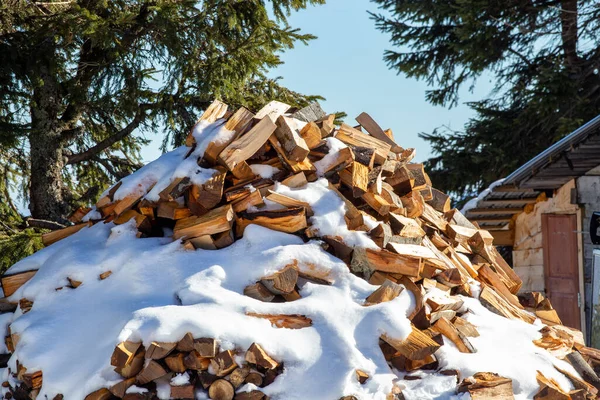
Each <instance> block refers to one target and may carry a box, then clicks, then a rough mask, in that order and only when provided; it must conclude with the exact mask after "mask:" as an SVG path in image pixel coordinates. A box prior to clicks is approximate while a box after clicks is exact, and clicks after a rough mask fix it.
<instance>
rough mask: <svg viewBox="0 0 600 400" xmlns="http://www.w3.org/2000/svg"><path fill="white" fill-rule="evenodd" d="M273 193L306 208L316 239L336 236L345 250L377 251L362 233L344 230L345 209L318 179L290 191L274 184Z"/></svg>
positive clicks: (326, 185) (338, 198) (334, 194)
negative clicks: (344, 246) (368, 249)
mask: <svg viewBox="0 0 600 400" xmlns="http://www.w3.org/2000/svg"><path fill="white" fill-rule="evenodd" d="M336 140H337V139H336ZM274 191H275V192H277V193H280V194H283V195H285V196H289V197H292V198H294V199H296V200H301V201H305V202H307V203H308V204H310V206H311V208H312V210H313V212H314V215H313V216H312V217H310V219H309V221H310V223H311V228H312V229H313V230H314V231H315V232H317V233H318V236H321V237H322V236H338V237H340V238H342V240H343V241H344V242H345V243H346V244H347V245H348V246H353V247H354V246H359V247H366V248H372V249H377V248H378V247H377V245H376V244H375V242H373V241H372V240H371V238H369V236H368V235H367V233H366V232H360V231H351V230H349V229H348V226H347V225H346V221H345V220H344V214H345V213H346V205H345V204H344V201H343V200H342V199H341V198H340V197H339V196H338V195H337V194H336V193H335V192H334V191H332V190H330V189H329V182H328V181H327V179H325V178H321V179H319V180H317V181H315V182H310V183H308V184H307V185H306V186H304V187H301V188H290V187H288V186H286V185H283V184H281V183H279V182H278V183H276V184H275V189H274Z"/></svg>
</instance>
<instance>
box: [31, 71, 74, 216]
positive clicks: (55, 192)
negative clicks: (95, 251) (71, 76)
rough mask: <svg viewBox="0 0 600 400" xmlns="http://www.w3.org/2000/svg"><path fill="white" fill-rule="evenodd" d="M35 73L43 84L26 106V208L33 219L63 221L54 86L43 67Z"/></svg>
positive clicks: (64, 206)
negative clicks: (28, 116) (28, 163)
mask: <svg viewBox="0 0 600 400" xmlns="http://www.w3.org/2000/svg"><path fill="white" fill-rule="evenodd" d="M39 72H40V77H41V78H42V82H43V83H42V84H40V85H39V86H38V87H36V88H35V89H34V93H33V99H32V100H33V101H32V103H31V107H30V110H31V127H32V130H31V132H30V134H29V146H30V155H31V157H30V160H31V171H30V173H31V175H30V188H29V201H30V203H29V211H31V216H32V217H33V218H37V219H45V220H51V221H56V222H61V223H65V222H66V215H67V212H68V206H67V204H66V202H65V201H64V199H63V180H62V170H63V168H64V159H63V146H64V143H63V139H62V137H61V131H60V128H59V121H58V111H59V104H60V99H59V95H58V85H57V83H56V80H55V78H54V77H53V76H52V73H51V72H50V71H48V69H47V68H46V67H44V66H42V67H41V68H40V71H39Z"/></svg>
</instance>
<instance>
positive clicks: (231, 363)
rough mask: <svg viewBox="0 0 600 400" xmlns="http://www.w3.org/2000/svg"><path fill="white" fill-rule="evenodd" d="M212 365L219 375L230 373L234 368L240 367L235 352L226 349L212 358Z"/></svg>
mask: <svg viewBox="0 0 600 400" xmlns="http://www.w3.org/2000/svg"><path fill="white" fill-rule="evenodd" d="M210 365H211V367H212V369H213V371H214V372H215V375H216V376H218V377H223V376H226V375H229V374H230V373H231V372H232V371H233V370H234V369H236V368H237V367H238V365H237V363H236V362H235V358H234V354H233V352H232V351H231V350H225V351H222V352H220V353H219V354H217V355H216V356H215V357H214V358H213V359H212V360H210Z"/></svg>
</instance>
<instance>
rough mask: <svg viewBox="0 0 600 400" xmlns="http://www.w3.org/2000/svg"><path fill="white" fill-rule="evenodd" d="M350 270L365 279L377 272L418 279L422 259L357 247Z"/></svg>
mask: <svg viewBox="0 0 600 400" xmlns="http://www.w3.org/2000/svg"><path fill="white" fill-rule="evenodd" d="M350 268H351V269H352V271H353V272H354V273H362V274H364V276H365V277H370V276H371V274H372V273H373V272H375V271H381V272H390V273H395V274H402V275H406V276H413V277H416V276H419V271H420V269H421V258H419V257H407V256H402V255H399V254H395V253H392V252H391V251H387V250H380V251H376V250H373V249H364V248H359V247H357V248H355V249H354V253H353V255H352V263H351V265H350Z"/></svg>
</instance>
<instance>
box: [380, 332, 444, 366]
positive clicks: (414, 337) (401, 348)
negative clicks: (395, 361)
mask: <svg viewBox="0 0 600 400" xmlns="http://www.w3.org/2000/svg"><path fill="white" fill-rule="evenodd" d="M381 338H382V339H383V340H384V341H385V342H386V343H388V344H390V345H391V346H392V347H393V348H394V349H396V350H397V351H398V352H400V354H402V355H403V356H404V357H406V358H408V359H410V360H422V359H424V358H425V357H427V356H430V355H432V354H433V353H435V352H436V350H437V349H439V348H440V345H439V344H438V343H436V342H434V341H433V340H432V339H431V338H430V337H429V336H427V335H426V334H424V333H423V332H421V331H420V330H418V329H416V328H414V327H413V330H412V332H411V333H410V335H408V337H407V338H406V339H404V340H397V339H393V338H390V337H389V336H387V335H383V336H382V337H381Z"/></svg>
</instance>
